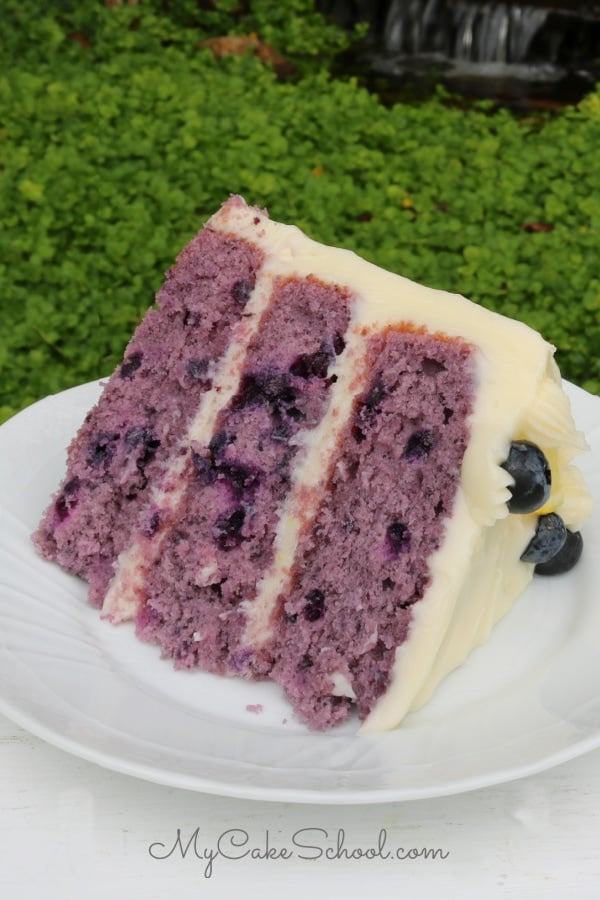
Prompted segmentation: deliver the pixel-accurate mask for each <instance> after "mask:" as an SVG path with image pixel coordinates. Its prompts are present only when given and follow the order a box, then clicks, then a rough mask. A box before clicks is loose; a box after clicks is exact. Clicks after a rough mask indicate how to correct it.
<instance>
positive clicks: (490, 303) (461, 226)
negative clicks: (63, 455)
mask: <svg viewBox="0 0 600 900" xmlns="http://www.w3.org/2000/svg"><path fill="white" fill-rule="evenodd" d="M4 6H5V7H6V9H5V12H4V22H3V26H4V31H3V35H2V36H1V37H0V41H2V45H1V46H0V53H1V55H2V61H3V65H2V67H1V69H0V210H1V214H2V224H3V227H2V230H1V233H0V419H4V418H7V417H8V416H10V415H11V414H13V413H14V412H16V411H17V410H19V409H20V408H22V407H23V406H25V405H27V404H29V403H31V402H32V401H34V400H36V399H38V398H40V397H42V396H44V395H46V394H48V393H51V392H55V391H59V390H62V389H64V388H66V387H69V386H71V385H74V384H77V383H81V382H82V381H86V380H91V379H95V378H98V377H101V376H103V375H106V374H108V373H110V372H111V370H112V369H113V368H114V366H115V365H116V363H117V361H118V359H119V358H120V356H121V354H122V351H123V347H124V344H125V342H126V340H127V338H128V337H129V335H130V334H131V332H132V331H133V329H134V327H135V325H136V323H137V322H138V321H139V320H140V318H141V316H142V315H143V313H144V311H145V310H146V309H147V307H148V306H149V305H150V304H151V303H152V302H153V296H154V293H155V291H156V290H157V289H158V287H159V286H160V284H161V281H162V278H163V273H164V271H165V270H166V269H167V268H168V267H169V266H170V265H171V264H172V262H173V259H174V257H175V255H176V253H177V252H178V250H179V249H180V248H181V247H182V246H183V245H184V244H185V243H186V241H188V240H189V239H190V238H191V237H192V236H193V235H194V233H195V232H196V231H197V230H198V229H199V228H200V226H201V225H202V223H203V221H204V220H205V218H206V217H207V216H208V215H210V214H211V213H212V212H213V211H215V210H216V209H217V207H218V206H219V205H220V203H222V202H223V200H225V199H226V198H227V196H228V195H229V194H230V193H236V192H239V193H241V194H243V195H244V196H245V198H246V199H247V200H248V202H252V203H256V204H258V205H260V206H266V207H267V208H268V209H269V211H270V213H271V215H272V216H273V218H276V219H280V220H282V221H289V222H294V223H296V224H298V225H299V226H300V227H301V228H303V229H304V230H305V231H306V232H307V233H308V234H309V235H311V236H312V237H315V238H317V239H318V240H322V241H325V242H328V243H333V244H339V245H342V246H345V247H348V248H351V249H353V250H355V251H357V252H359V253H360V254H361V255H363V256H365V257H367V258H368V259H370V260H372V261H374V262H376V263H377V264H379V265H382V266H385V267H386V268H389V269H392V270H393V271H396V272H399V273H401V274H404V275H406V276H408V277H410V278H414V279H417V280H419V281H423V282H425V283H426V284H430V285H432V286H434V287H441V288H445V289H447V290H452V291H459V292H460V293H463V294H466V295H467V296H469V297H471V298H472V299H474V300H476V301H478V302H480V303H482V304H483V305H485V306H487V307H489V308H491V309H495V310H498V311H500V312H502V313H505V314H507V315H511V316H515V317H517V318H520V319H523V320H524V321H526V322H528V323H529V324H531V325H532V326H533V327H535V328H537V329H539V330H540V331H542V333H543V334H544V335H545V336H546V337H547V339H548V340H550V341H551V342H552V343H554V344H555V345H556V346H557V347H558V355H557V358H558V362H559V364H560V366H561V369H562V371H563V374H564V375H565V377H567V378H569V379H571V380H572V381H575V382H576V383H578V384H580V385H582V386H584V387H586V388H587V389H588V390H591V391H594V392H600V271H599V264H598V246H599V244H600V168H599V167H598V165H597V152H598V150H597V148H598V146H600V92H597V93H593V94H591V95H589V96H588V97H587V98H586V99H585V100H584V101H583V102H582V103H581V104H580V105H579V106H578V107H576V108H568V109H564V110H562V111H560V112H559V113H558V114H552V115H535V116H528V117H525V118H516V117H515V116H514V115H512V114H511V113H509V112H507V111H505V110H493V109H492V108H491V107H489V106H486V105H485V104H483V105H478V106H475V107H473V106H470V107H468V108H465V107H464V105H461V104H459V103H456V102H454V101H453V100H452V99H449V98H448V97H446V96H445V95H443V94H438V95H437V96H436V97H434V98H433V99H431V100H428V101H425V102H422V103H419V104H411V105H407V104H397V105H395V106H392V107H386V106H384V105H383V104H382V103H381V102H380V101H379V100H378V98H377V97H375V96H373V95H371V94H369V93H367V92H366V91H365V90H363V89H362V88H361V87H359V86H358V85H357V84H356V83H355V82H353V81H344V80H339V79H334V78H332V77H331V76H330V74H329V71H328V70H329V67H330V64H331V60H332V59H333V57H334V54H335V52H336V51H337V50H338V49H340V48H342V47H343V46H344V45H345V44H346V43H347V37H346V36H344V35H342V34H341V33H340V32H339V31H338V30H337V29H335V28H333V27H331V28H329V29H326V28H323V24H322V21H321V20H320V18H319V16H318V14H317V13H316V12H314V4H313V3H311V2H309V0H293V2H291V3H289V4H275V5H274V4H270V3H267V2H265V0H262V2H258V0H254V2H246V3H245V4H242V3H239V2H237V3H236V2H234V0H221V2H213V3H211V2H203V3H196V2H193V3H192V2H184V3H181V4H180V3H177V4H175V3H174V4H171V7H172V8H170V7H169V5H168V4H166V3H160V2H158V0H145V2H143V0H142V2H138V3H135V2H131V0H130V2H129V3H125V2H124V3H122V4H120V3H118V2H117V0H111V2H109V3H108V4H106V5H104V4H102V3H101V2H84V3H77V4H75V3H73V4H71V5H69V3H66V2H62V3H58V2H55V3H47V4H41V3H39V2H38V3H36V2H33V0H24V2H16V0H7V2H5V4H4ZM274 6H276V7H277V9H278V10H279V12H278V13H277V17H276V18H273V10H272V7H274ZM283 7H285V10H286V14H285V15H284V14H283V13H282V12H281V10H282V8H283ZM226 34H229V35H231V34H235V35H238V36H248V35H254V36H255V37H253V38H252V41H250V42H249V43H248V46H247V50H246V52H244V53H241V55H232V54H230V55H227V54H225V55H223V56H221V57H220V58H216V57H215V55H214V52H213V49H211V44H210V41H211V39H212V38H214V37H219V36H221V35H226ZM207 41H208V42H209V43H208V44H207V43H206V42H207ZM253 42H254V43H253ZM263 46H267V47H268V48H269V50H272V51H274V54H275V55H273V54H272V57H271V58H272V59H274V60H275V62H274V63H273V64H272V63H269V62H268V61H267V62H265V61H263V60H264V59H266V58H267V57H268V54H263V53H262V52H261V53H259V48H260V47H263ZM236 52H239V48H238V50H237V51H236ZM261 57H262V58H261ZM282 61H283V63H282Z"/></svg>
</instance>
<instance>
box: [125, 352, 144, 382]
mask: <svg viewBox="0 0 600 900" xmlns="http://www.w3.org/2000/svg"><path fill="white" fill-rule="evenodd" d="M142 359H143V355H142V354H141V353H132V354H131V355H130V356H128V357H127V359H126V360H124V362H123V363H122V364H121V372H120V375H121V378H127V379H129V378H131V377H132V376H133V374H134V372H137V370H138V369H139V367H140V366H141V364H142Z"/></svg>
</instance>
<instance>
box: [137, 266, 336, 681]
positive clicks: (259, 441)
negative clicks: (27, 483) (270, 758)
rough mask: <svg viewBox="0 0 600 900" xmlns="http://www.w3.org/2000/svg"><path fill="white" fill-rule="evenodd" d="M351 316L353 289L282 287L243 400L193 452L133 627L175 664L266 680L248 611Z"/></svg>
mask: <svg viewBox="0 0 600 900" xmlns="http://www.w3.org/2000/svg"><path fill="white" fill-rule="evenodd" d="M349 317H350V297H349V296H348V294H347V293H346V292H343V291H341V290H339V289H336V288H335V287H331V286H325V285H323V284H321V283H320V282H318V281H316V280H315V279H312V278H309V279H302V280H300V279H291V280H285V281H281V282H279V283H278V284H277V285H276V287H275V289H274V291H273V294H272V297H271V300H270V305H269V308H268V309H267V311H266V313H265V314H264V315H263V318H262V319H261V322H260V327H259V330H258V332H257V334H256V336H255V337H254V338H253V340H252V342H251V344H250V346H249V349H248V352H247V355H246V358H245V362H244V368H243V371H242V374H241V378H240V383H239V389H238V391H237V393H236V394H235V395H234V397H233V398H232V400H231V401H230V402H229V404H228V405H227V406H226V407H225V408H224V409H223V410H222V411H221V413H220V414H219V416H218V420H217V424H216V428H215V431H214V434H213V437H212V439H211V440H210V442H209V443H208V444H207V445H206V446H201V445H199V444H194V445H193V446H191V447H190V448H189V454H190V463H189V466H188V472H187V485H186V489H185V493H184V496H183V499H182V502H181V504H180V505H179V507H178V510H177V516H176V522H175V523H174V524H173V526H172V528H171V530H170V532H169V533H167V534H166V535H164V536H163V539H162V546H161V552H160V554H159V556H158V559H157V561H156V563H155V565H154V566H153V567H152V569H151V571H150V572H149V574H148V576H147V578H146V583H145V591H146V593H147V602H146V603H145V605H144V607H143V608H142V610H141V612H140V614H139V616H138V620H137V632H138V635H139V636H140V637H142V638H143V639H145V640H148V641H154V642H156V643H158V644H159V645H160V646H161V649H162V652H163V655H165V656H172V657H173V658H174V660H175V664H176V666H178V667H192V666H200V667H201V668H203V669H205V670H209V671H212V672H221V673H223V672H229V673H238V674H245V675H249V676H254V677H260V676H263V675H265V674H266V673H267V672H268V670H269V669H270V667H271V665H272V660H271V658H270V656H269V654H268V653H267V654H257V655H256V656H254V655H253V654H252V652H251V651H250V650H240V649H239V642H240V637H241V634H242V632H243V630H244V625H245V612H246V609H247V606H248V604H250V603H252V601H253V600H254V598H255V596H256V587H257V582H258V581H259V580H260V579H261V577H262V575H263V574H264V573H265V571H266V570H267V568H268V566H269V564H270V563H271V561H272V557H273V549H272V547H273V540H274V536H275V529H276V527H277V523H278V518H279V507H280V505H281V503H282V502H283V501H284V499H285V497H286V495H287V493H288V491H289V488H290V476H291V468H292V465H293V462H294V458H295V456H296V455H297V453H298V445H297V443H296V439H297V437H298V435H299V433H300V432H304V431H306V430H310V429H313V428H314V427H315V426H316V425H318V423H319V422H320V421H321V418H322V416H323V414H324V412H325V410H326V408H327V404H328V401H329V396H330V393H331V386H332V384H333V383H334V382H335V377H336V376H335V375H332V374H331V369H332V367H333V366H334V365H335V361H336V357H337V356H338V355H339V354H340V353H341V352H342V351H343V349H344V340H343V335H344V333H345V332H346V329H347V327H348V322H349Z"/></svg>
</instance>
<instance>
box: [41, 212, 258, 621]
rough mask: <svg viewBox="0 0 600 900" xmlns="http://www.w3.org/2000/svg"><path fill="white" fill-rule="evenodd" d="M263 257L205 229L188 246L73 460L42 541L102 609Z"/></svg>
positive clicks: (247, 246) (71, 456)
mask: <svg viewBox="0 0 600 900" xmlns="http://www.w3.org/2000/svg"><path fill="white" fill-rule="evenodd" d="M261 264H262V255H261V253H260V251H258V250H257V248H256V247H253V246H251V245H250V244H249V243H247V242H245V241H242V240H239V239H234V238H232V237H229V236H227V235H224V234H222V233H219V232H216V231H212V230H210V229H204V230H203V231H202V232H200V234H199V235H198V236H197V237H196V238H195V239H194V240H193V241H192V242H191V243H190V244H189V245H188V246H187V247H186V248H185V250H184V251H183V252H182V253H181V255H180V256H179V259H178V261H177V264H176V265H175V267H174V268H173V269H171V271H170V272H169V273H168V275H167V281H166V283H165V285H164V287H163V288H162V290H161V291H160V292H159V294H158V296H157V305H158V308H157V309H152V310H150V311H149V312H148V313H147V315H146V316H145V317H144V320H143V321H142V323H141V324H140V326H139V327H138V329H137V330H136V332H135V334H134V336H133V338H132V340H131V341H130V343H129V345H128V347H127V350H126V353H125V358H124V361H123V362H122V364H121V365H120V366H119V367H118V368H117V370H116V371H115V372H114V374H113V375H112V377H111V379H110V381H109V383H108V385H107V386H106V387H105V389H104V392H103V395H102V398H101V400H100V401H99V402H98V404H97V405H96V407H95V408H94V409H93V410H92V411H91V412H90V413H89V414H88V416H87V418H86V420H85V423H84V425H83V428H82V429H81V431H80V432H79V434H78V435H77V437H76V439H75V440H74V441H73V443H72V444H71V446H70V448H69V452H68V473H67V476H66V478H65V480H64V481H63V484H62V485H61V487H60V489H59V491H58V493H57V494H56V495H55V497H54V498H53V501H52V504H51V505H50V507H49V509H48V510H47V512H46V514H45V517H44V519H43V521H42V524H41V526H40V528H39V530H38V532H37V533H36V535H35V537H34V540H35V544H36V546H37V548H38V550H39V551H40V552H41V553H42V555H43V556H45V557H46V558H47V559H51V560H54V561H56V562H58V563H60V565H61V566H63V567H64V568H65V569H67V570H68V571H69V572H73V573H74V574H77V575H81V576H82V577H83V578H85V579H86V580H87V581H88V582H89V584H90V601H91V602H92V603H94V604H95V605H97V606H100V605H101V603H102V599H103V597H104V594H105V593H106V589H107V586H108V584H109V582H110V579H111V578H112V575H113V571H114V563H115V560H116V558H117V556H118V555H119V553H120V552H121V551H122V550H124V549H125V548H126V547H127V545H128V543H129V540H130V537H131V535H132V533H133V531H134V530H135V529H136V527H137V525H138V520H139V518H140V515H141V512H142V510H143V507H144V504H145V503H146V502H147V496H146V495H147V492H148V488H149V485H152V484H156V483H157V481H158V480H159V479H160V475H161V472H162V471H163V470H164V467H165V466H166V464H167V462H168V460H169V458H170V456H171V454H172V453H173V451H174V449H175V448H176V447H177V445H178V443H179V441H180V440H181V438H182V437H183V436H184V434H185V431H186V428H187V424H188V422H189V420H190V418H191V417H192V416H193V415H194V413H195V412H196V410H197V407H198V403H199V402H200V399H201V397H202V394H203V393H204V392H206V391H207V390H208V389H209V388H210V387H211V369H212V366H213V364H214V363H215V361H216V360H218V359H219V358H220V357H221V356H222V354H223V353H224V352H225V350H226V349H227V347H228V345H229V342H230V338H231V334H232V328H233V326H234V325H235V323H236V322H237V321H238V320H239V319H240V317H241V316H242V315H243V313H244V308H245V306H246V303H247V301H248V299H249V297H250V295H251V293H252V290H253V287H254V283H255V280H256V275H257V271H258V270H259V269H260V266H261Z"/></svg>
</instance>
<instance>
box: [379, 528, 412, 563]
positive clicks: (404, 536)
mask: <svg viewBox="0 0 600 900" xmlns="http://www.w3.org/2000/svg"><path fill="white" fill-rule="evenodd" d="M385 538H386V543H387V546H388V549H389V551H390V553H391V554H392V556H393V557H397V556H400V554H401V553H406V551H407V550H408V548H409V545H410V531H409V530H408V528H407V527H406V525H405V524H404V523H403V522H392V524H391V525H388V528H387V531H386V534H385Z"/></svg>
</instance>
